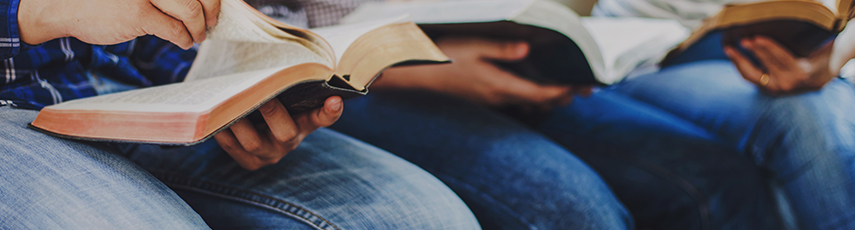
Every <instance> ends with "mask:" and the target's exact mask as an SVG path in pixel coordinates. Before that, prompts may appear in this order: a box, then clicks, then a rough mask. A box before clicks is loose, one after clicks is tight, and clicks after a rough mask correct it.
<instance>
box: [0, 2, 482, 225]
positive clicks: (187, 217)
mask: <svg viewBox="0 0 855 230" xmlns="http://www.w3.org/2000/svg"><path fill="white" fill-rule="evenodd" d="M0 3H2V4H0V6H2V9H3V12H5V13H4V14H2V15H0V17H2V19H3V20H2V22H3V23H0V32H2V33H3V34H4V35H3V38H0V43H2V45H0V56H2V57H3V59H4V63H5V64H4V67H3V68H4V69H5V74H4V75H3V77H0V79H3V80H0V104H2V106H0V158H2V159H3V163H2V164H0V210H2V211H0V215H2V216H3V218H2V221H0V228H3V229H207V228H216V229H237V228H247V229H253V228H282V229H478V224H477V221H476V219H475V218H474V217H473V215H472V213H471V211H469V210H468V208H467V207H466V205H465V204H464V203H463V202H462V201H461V200H460V199H459V198H458V197H457V196H455V195H454V193H452V191H450V190H449V189H448V188H447V187H446V186H445V185H443V184H442V182H440V181H439V180H437V179H436V178H434V177H433V176H431V175H430V174H428V173H426V172H425V171H423V170H421V169H419V168H418V167H416V166H414V165H412V164H410V163H408V162H406V161H404V160H402V159H400V158H398V157H396V156H394V155H391V154H389V153H388V152H385V151H383V150H380V149H378V148H375V147H373V146H370V145H367V144H365V143H363V142H360V141H357V140H355V139H353V138H350V137H347V136H344V135H342V134H339V133H336V132H334V131H331V130H328V129H324V128H321V127H324V126H328V125H330V124H331V123H333V122H334V121H336V120H337V119H338V117H339V116H340V115H341V113H342V109H343V107H342V106H343V105H342V101H341V99H340V98H338V97H331V98H329V99H327V100H326V102H325V104H324V107H323V108H320V109H317V110H314V111H311V112H310V113H306V114H302V115H295V116H294V117H292V116H289V115H288V112H287V111H285V109H284V107H283V106H282V105H281V104H280V103H279V102H278V101H271V102H268V103H266V104H264V105H263V106H262V107H261V108H260V110H261V113H262V114H263V116H264V120H265V121H266V123H267V126H268V127H270V128H269V129H256V128H255V126H252V124H249V123H248V121H246V120H242V121H239V122H238V123H237V124H235V125H232V126H231V127H230V128H229V129H228V130H226V131H224V132H222V133H220V134H218V135H217V136H216V140H210V141H207V142H204V143H201V144H198V145H194V146H190V147H179V148H163V147H160V146H156V145H131V144H116V143H99V142H82V141H72V140H65V139H58V138H54V137H50V136H47V135H44V134H42V133H39V132H36V131H34V130H30V129H27V128H26V124H27V123H28V122H31V121H32V120H33V119H34V118H35V116H36V114H37V112H38V111H37V110H33V109H39V108H41V107H43V106H47V105H51V104H54V103H59V102H62V101H67V100H73V99H76V98H83V97H89V96H95V95H97V94H102V93H109V92H111V91H115V90H121V89H128V88H136V87H146V86H151V85H158V84H166V83H170V82H175V81H180V80H181V79H182V78H183V76H184V74H186V72H187V69H188V68H189V66H190V63H191V61H192V60H193V57H194V56H195V54H196V53H195V51H193V50H183V49H188V48H190V47H191V46H192V45H193V43H194V42H201V41H202V40H204V39H205V34H204V31H205V28H206V27H207V26H213V25H214V23H215V22H216V15H217V14H218V7H219V1H218V0H176V1H158V0H154V1H148V0H134V1H114V0H90V1H41V0H23V1H19V0H2V1H0ZM146 34H153V35H155V36H157V37H155V36H145V37H140V38H136V37H137V36H140V35H146ZM162 39H165V40H167V41H170V42H172V43H174V44H175V45H173V44H170V43H169V42H166V41H164V40H162ZM129 40H130V41H129ZM125 41H128V42H125ZM122 42H124V43H122ZM117 43H118V44H117ZM35 44H40V45H35ZM95 44H99V45H95ZM107 44H116V45H108V46H107ZM179 47H181V48H183V49H181V48H179ZM319 128H320V129H319ZM313 131H314V132H313ZM289 133H291V134H294V135H291V134H289ZM310 133H311V134H310ZM220 146H222V148H221V147H220ZM286 154H287V156H286Z"/></svg>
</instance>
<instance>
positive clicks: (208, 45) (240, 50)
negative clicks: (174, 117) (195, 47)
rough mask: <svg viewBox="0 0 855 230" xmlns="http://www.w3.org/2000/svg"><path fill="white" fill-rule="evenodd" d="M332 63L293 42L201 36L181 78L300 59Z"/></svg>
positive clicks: (288, 63) (285, 64)
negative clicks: (232, 39)
mask: <svg viewBox="0 0 855 230" xmlns="http://www.w3.org/2000/svg"><path fill="white" fill-rule="evenodd" d="M309 62H315V63H321V64H323V65H326V66H330V67H332V66H333V63H330V61H329V60H328V59H326V58H324V57H320V56H318V55H317V54H316V53H314V52H312V51H311V50H308V49H306V48H305V47H303V46H302V45H300V44H297V43H261V42H239V41H217V40H210V39H209V40H205V42H203V43H202V45H201V47H199V53H198V54H197V55H196V60H195V61H194V63H193V66H192V67H191V68H190V71H189V72H188V73H187V77H186V78H185V79H184V81H185V82H188V81H196V80H201V79H208V78H214V77H217V76H223V75H229V74H233V73H241V72H249V71H255V70H259V69H267V68H279V69H284V68H286V67H289V66H293V65H297V64H300V63H309Z"/></svg>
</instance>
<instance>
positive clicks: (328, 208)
mask: <svg viewBox="0 0 855 230" xmlns="http://www.w3.org/2000/svg"><path fill="white" fill-rule="evenodd" d="M119 148H120V149H122V150H121V151H122V152H124V153H126V154H127V156H128V158H129V159H131V160H132V161H134V162H136V163H138V164H139V165H140V166H142V167H143V168H145V169H146V170H149V171H150V172H151V173H152V174H153V175H155V176H156V177H157V178H159V179H161V180H162V181H163V182H164V183H166V184H167V185H168V186H170V187H171V188H173V189H174V190H175V191H176V192H177V193H178V194H179V195H180V196H181V197H182V198H184V199H185V200H186V201H187V202H188V203H189V204H190V206H192V207H193V208H194V209H195V210H196V211H197V212H198V213H199V214H200V215H201V216H202V218H204V219H205V221H206V222H207V223H208V224H209V225H210V226H211V227H212V228H214V229H258V228H275V229H478V223H477V221H476V219H475V217H474V216H473V215H472V212H471V211H469V209H468V208H467V207H466V205H465V204H464V203H463V202H462V201H461V200H460V198H458V197H457V196H456V195H454V193H453V192H452V191H451V190H449V189H448V187H446V186H445V185H443V184H442V182H440V181H439V180H437V179H436V178H434V177H433V176H431V175H430V174H428V173H427V172H425V171H424V170H421V169H419V168H418V167H416V166H414V165H412V164H410V163H409V162H406V161H404V160H402V159H400V158H398V157H396V156H394V155H392V154H390V153H388V152H385V151H382V150H380V149H377V148H375V147H373V146H370V145H367V144H365V143H362V142H360V141H357V140H355V139H352V138H350V137H347V136H344V135H342V134H339V133H336V132H333V131H331V130H328V129H320V130H318V131H315V132H314V133H312V134H311V135H309V136H307V137H306V139H305V140H304V141H303V142H302V143H301V144H300V146H299V147H298V148H297V149H296V150H294V151H292V152H290V153H288V155H287V156H285V157H284V158H282V159H281V160H280V161H279V163H277V164H274V165H270V166H267V167H264V168H261V169H259V170H256V171H247V170H245V169H243V168H241V167H240V166H239V165H238V164H237V163H236V162H235V161H234V160H233V159H232V158H231V157H230V156H229V155H228V154H227V153H226V152H225V151H223V150H222V149H221V148H220V147H219V145H218V144H217V143H216V141H214V140H211V141H207V142H204V143H201V144H199V145H194V146H190V147H181V148H168V147H167V148H163V147H160V146H155V145H122V146H119Z"/></svg>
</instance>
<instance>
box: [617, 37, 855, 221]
mask: <svg viewBox="0 0 855 230" xmlns="http://www.w3.org/2000/svg"><path fill="white" fill-rule="evenodd" d="M718 49H719V50H718V51H717V52H719V53H720V52H721V51H720V48H718ZM712 50H715V47H713V48H712ZM718 57H719V58H695V59H697V60H696V61H694V62H686V63H684V64H679V65H674V66H669V67H667V68H664V69H662V70H661V71H660V72H658V73H653V74H648V75H644V76H639V77H637V78H633V79H630V80H628V81H625V82H623V83H621V84H619V85H617V86H615V87H613V88H611V89H609V90H611V91H614V92H617V93H621V94H624V95H628V96H630V97H632V98H635V99H636V100H639V101H642V102H644V103H646V104H649V105H652V106H655V107H657V108H660V109H662V110H664V111H667V112H669V113H670V114H673V115H674V116H677V117H680V118H681V119H684V120H687V121H689V122H691V123H693V124H695V125H697V126H699V127H702V128H703V129H704V130H707V131H709V132H710V133H713V134H715V138H716V139H719V140H721V141H722V142H723V143H725V144H727V145H729V146H730V147H731V148H735V149H737V154H739V155H741V156H743V157H745V158H746V159H749V160H751V161H752V162H753V163H754V164H755V165H756V166H757V167H758V168H760V169H762V170H764V171H766V172H767V174H768V175H769V177H770V178H771V179H772V180H773V184H774V185H775V186H778V187H780V188H781V189H782V190H783V191H784V194H785V195H786V197H787V198H788V200H789V203H790V205H791V206H792V207H793V211H794V214H795V215H794V216H795V217H796V219H797V220H796V221H797V223H798V225H799V226H800V227H802V228H804V229H855V209H853V207H855V168H853V166H855V128H853V127H855V116H853V114H855V87H853V86H852V85H851V84H849V83H847V82H845V81H843V80H841V79H835V80H833V81H831V82H829V83H828V84H827V85H826V86H825V87H824V88H823V89H822V90H819V91H815V92H809V93H803V94H799V95H792V96H782V97H772V96H767V95H764V94H763V93H761V92H760V91H758V90H757V88H756V87H755V86H754V85H752V84H750V83H749V82H747V81H745V80H744V79H742V77H741V75H740V74H739V72H737V71H736V69H735V68H734V66H733V65H732V64H731V63H730V62H729V61H727V60H721V57H723V55H720V56H718ZM704 59H707V60H704Z"/></svg>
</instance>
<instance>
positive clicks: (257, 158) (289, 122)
mask: <svg viewBox="0 0 855 230" xmlns="http://www.w3.org/2000/svg"><path fill="white" fill-rule="evenodd" d="M342 106H343V104H342V100H341V97H330V98H328V99H327V100H326V101H325V102H324V106H323V107H322V108H318V109H315V110H312V111H309V112H306V113H300V114H299V115H295V116H291V115H290V114H289V113H288V110H287V109H286V108H285V106H283V105H282V103H281V102H279V101H278V100H270V101H267V102H266V103H264V104H263V105H262V106H261V107H259V108H258V111H259V112H260V114H261V116H262V117H263V120H264V121H261V122H258V123H257V124H253V122H252V121H250V120H251V119H250V118H249V117H245V118H243V119H241V120H239V121H238V122H235V123H234V124H232V125H231V126H229V128H228V129H225V130H223V131H222V132H220V133H217V135H215V136H214V139H216V140H217V143H219V144H220V146H221V147H223V150H225V151H226V152H228V153H229V155H231V156H232V158H234V159H235V161H237V162H238V164H240V166H241V167H243V168H246V169H248V170H256V169H259V168H261V167H264V166H267V165H272V164H276V162H279V160H280V159H282V157H285V155H287V154H288V152H291V150H294V149H295V148H297V146H298V145H300V143H301V142H303V139H304V138H306V136H307V135H309V134H310V133H312V132H314V131H315V130H317V129H318V128H321V127H327V126H330V125H332V124H333V123H335V122H336V121H337V120H338V118H339V117H341V113H342V111H344V110H343V109H342Z"/></svg>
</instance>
